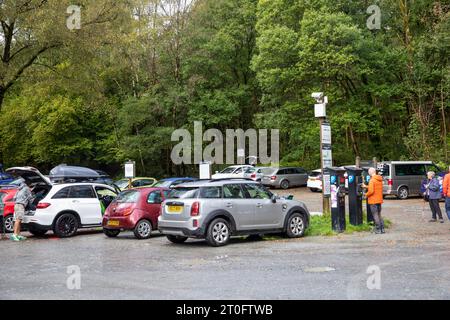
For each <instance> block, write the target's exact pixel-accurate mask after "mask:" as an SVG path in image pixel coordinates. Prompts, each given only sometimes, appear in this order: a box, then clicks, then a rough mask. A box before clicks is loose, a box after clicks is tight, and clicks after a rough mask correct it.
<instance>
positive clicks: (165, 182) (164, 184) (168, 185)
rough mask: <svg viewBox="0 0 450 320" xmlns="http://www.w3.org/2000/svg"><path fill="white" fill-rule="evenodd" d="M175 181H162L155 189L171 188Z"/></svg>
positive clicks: (155, 185)
mask: <svg viewBox="0 0 450 320" xmlns="http://www.w3.org/2000/svg"><path fill="white" fill-rule="evenodd" d="M172 183H173V181H170V180H161V181H158V182H157V183H155V184H154V185H153V187H158V188H169V187H170V186H171V185H172Z"/></svg>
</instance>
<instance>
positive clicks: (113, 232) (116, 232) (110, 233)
mask: <svg viewBox="0 0 450 320" xmlns="http://www.w3.org/2000/svg"><path fill="white" fill-rule="evenodd" d="M103 233H104V234H105V235H106V236H107V237H108V238H115V237H117V236H118V235H119V233H120V230H116V229H103Z"/></svg>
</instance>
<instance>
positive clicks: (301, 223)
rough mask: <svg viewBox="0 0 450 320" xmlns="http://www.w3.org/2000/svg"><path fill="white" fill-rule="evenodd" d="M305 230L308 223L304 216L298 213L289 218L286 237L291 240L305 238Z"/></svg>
mask: <svg viewBox="0 0 450 320" xmlns="http://www.w3.org/2000/svg"><path fill="white" fill-rule="evenodd" d="M305 229H306V221H305V217H304V216H303V215H302V214H300V213H298V212H296V213H294V214H292V215H291V216H290V217H289V219H288V223H287V227H286V235H287V236H288V237H289V238H300V237H303V235H304V234H305Z"/></svg>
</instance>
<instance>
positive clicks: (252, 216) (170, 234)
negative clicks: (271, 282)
mask: <svg viewBox="0 0 450 320" xmlns="http://www.w3.org/2000/svg"><path fill="white" fill-rule="evenodd" d="M161 211H162V214H161V216H160V217H159V218H158V228H159V230H160V231H161V233H162V234H164V235H166V236H167V238H168V240H169V241H171V242H174V243H182V242H184V241H186V240H187V239H188V238H200V239H206V240H207V242H208V243H209V244H210V245H212V246H223V245H226V244H227V243H228V242H229V240H230V237H231V236H237V235H255V234H258V235H259V234H269V233H284V234H286V235H287V236H288V237H290V238H298V237H302V236H303V235H304V233H305V231H306V229H307V228H308V226H309V221H310V215H309V211H308V209H307V207H306V205H305V204H304V203H303V202H301V201H296V200H287V199H284V198H280V197H277V196H276V195H274V194H273V193H271V192H270V191H269V190H267V189H266V188H265V187H264V186H263V185H261V184H260V183H257V182H254V181H250V180H247V179H220V180H203V181H198V182H193V183H186V184H182V185H179V186H177V187H175V188H174V189H173V190H172V192H171V193H170V194H169V196H168V199H166V200H165V201H164V202H163V204H162V207H161Z"/></svg>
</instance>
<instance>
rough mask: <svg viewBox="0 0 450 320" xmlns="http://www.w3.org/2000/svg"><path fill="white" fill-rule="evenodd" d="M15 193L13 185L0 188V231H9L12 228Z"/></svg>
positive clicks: (15, 189)
mask: <svg viewBox="0 0 450 320" xmlns="http://www.w3.org/2000/svg"><path fill="white" fill-rule="evenodd" d="M16 193H17V188H16V187H15V186H10V187H3V188H1V189H0V216H2V217H3V219H2V224H1V225H0V228H1V230H0V231H1V232H2V233H11V232H13V230H14V196H15V195H16Z"/></svg>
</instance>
